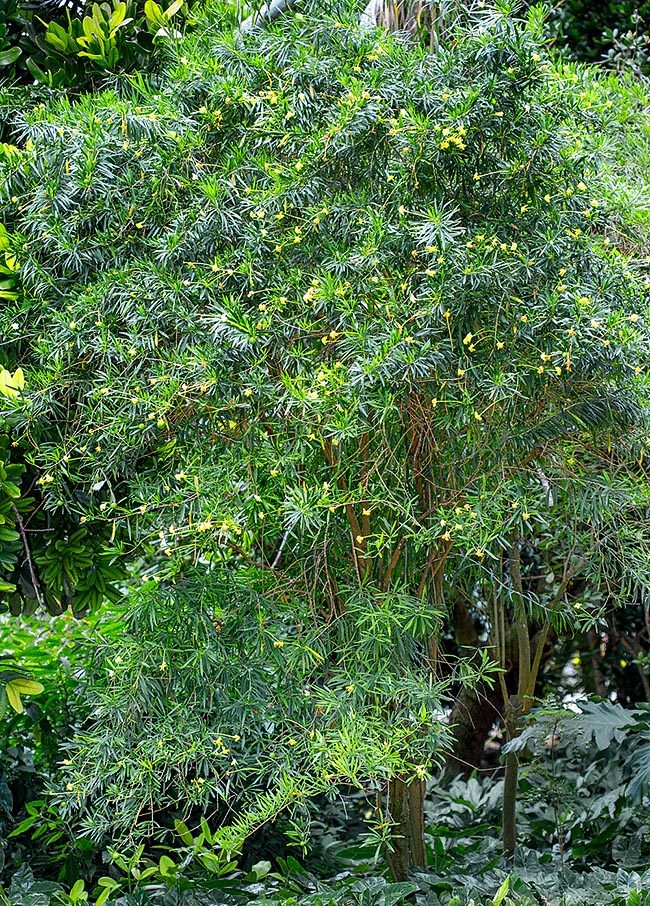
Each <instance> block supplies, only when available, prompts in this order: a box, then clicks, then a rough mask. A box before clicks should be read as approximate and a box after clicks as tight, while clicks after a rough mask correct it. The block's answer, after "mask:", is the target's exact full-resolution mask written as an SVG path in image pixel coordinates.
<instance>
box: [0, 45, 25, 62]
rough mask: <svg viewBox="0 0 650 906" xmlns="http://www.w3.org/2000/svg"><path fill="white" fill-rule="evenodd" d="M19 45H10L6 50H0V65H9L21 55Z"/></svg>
mask: <svg viewBox="0 0 650 906" xmlns="http://www.w3.org/2000/svg"><path fill="white" fill-rule="evenodd" d="M21 53H22V50H21V49H20V47H10V48H9V49H8V50H2V51H0V66H11V64H12V63H15V62H16V60H17V59H18V57H19V56H20V55H21Z"/></svg>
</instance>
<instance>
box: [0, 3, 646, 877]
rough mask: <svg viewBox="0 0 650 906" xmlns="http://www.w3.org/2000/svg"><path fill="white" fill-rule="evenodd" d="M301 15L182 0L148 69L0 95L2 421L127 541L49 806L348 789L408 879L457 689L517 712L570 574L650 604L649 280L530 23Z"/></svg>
mask: <svg viewBox="0 0 650 906" xmlns="http://www.w3.org/2000/svg"><path fill="white" fill-rule="evenodd" d="M307 12H308V15H306V14H305V13H304V12H303V11H298V12H297V13H295V14H290V15H288V16H287V17H285V18H281V19H279V20H278V21H277V22H275V23H274V24H273V25H272V26H270V27H269V28H268V29H266V30H258V31H255V32H254V33H252V34H242V33H241V32H239V31H235V32H234V33H225V34H223V33H221V34H219V33H218V32H217V31H216V29H214V28H212V27H210V21H211V20H210V19H209V18H208V19H206V22H205V24H204V27H203V28H201V29H197V30H196V31H195V32H193V33H192V34H191V35H187V36H185V38H183V39H182V40H181V41H179V43H178V45H177V47H176V49H175V50H173V53H172V49H170V54H171V57H170V60H169V62H168V65H167V70H166V73H165V75H164V76H163V77H161V78H160V79H159V80H158V82H157V84H156V87H155V89H154V88H151V87H148V85H147V82H146V80H145V79H144V78H137V79H133V80H128V79H125V80H123V81H121V82H119V83H118V84H117V87H116V89H115V90H114V91H106V92H102V93H97V94H95V95H87V96H83V97H80V98H79V99H76V100H69V99H68V100H65V101H61V100H58V99H56V98H48V99H46V100H43V102H42V103H39V104H38V105H36V106H35V107H33V108H32V107H28V106H27V105H23V106H22V107H18V108H17V106H16V103H15V98H16V95H15V93H13V94H12V92H10V91H7V92H6V93H5V95H4V98H5V109H4V114H3V115H4V117H5V118H6V120H7V122H8V124H9V129H10V131H11V142H10V144H8V145H7V146H6V147H5V148H4V149H3V155H4V157H3V161H2V164H1V167H2V177H3V190H2V191H3V201H4V213H3V217H4V220H5V228H6V231H7V242H8V243H9V246H8V248H9V251H10V252H11V254H12V255H13V256H14V257H15V260H16V263H17V267H18V274H19V281H20V288H19V291H17V292H15V298H11V299H8V300H7V304H6V306H5V307H4V309H3V310H2V311H1V312H0V334H1V335H2V336H3V337H7V338H10V340H9V341H8V342H6V343H5V344H4V346H3V349H4V354H5V355H6V357H7V368H8V369H9V370H10V373H12V374H14V373H15V369H16V368H18V367H19V366H20V367H21V368H22V369H23V372H24V376H25V386H24V387H22V388H20V391H19V392H18V393H16V394H10V395H9V396H7V397H6V398H5V399H4V400H3V410H4V411H5V412H6V414H7V417H8V418H9V419H10V420H11V425H12V431H13V432H14V433H15V436H16V438H17V440H18V442H19V443H20V444H22V445H23V446H26V448H27V452H26V453H25V457H26V460H27V462H28V463H29V465H30V467H31V468H33V469H34V470H35V472H36V475H37V477H36V479H35V483H36V484H35V486H36V488H37V489H38V493H39V495H41V498H42V509H43V512H45V513H49V514H52V518H65V519H66V520H67V524H68V525H69V526H70V528H71V530H72V528H73V527H74V526H78V530H79V531H82V530H83V528H84V527H85V526H87V525H92V526H95V527H97V528H98V529H100V530H102V531H104V532H105V536H104V537H107V541H106V544H107V545H112V544H116V545H119V546H120V549H121V551H122V556H123V557H124V558H126V559H127V560H131V561H132V562H136V561H137V562H139V563H141V564H145V566H144V578H145V579H146V583H145V585H144V586H143V589H142V593H141V594H140V595H138V596H136V598H135V601H134V604H133V608H132V610H131V615H130V617H129V621H128V627H129V632H128V635H127V637H126V639H125V640H124V643H123V646H118V647H115V648H113V649H107V648H103V649H102V669H101V673H100V682H99V688H98V690H97V692H96V693H95V696H96V697H95V698H94V699H93V708H94V718H95V719H94V720H90V721H89V722H88V724H87V725H86V726H85V727H84V728H83V732H81V733H80V734H79V735H78V736H77V738H76V739H75V741H74V742H73V743H72V744H71V746H70V751H69V753H68V755H69V757H68V759H67V761H69V762H70V764H68V765H66V766H65V770H64V771H63V772H62V782H61V784H60V786H59V788H58V792H57V797H56V799H55V800H54V802H55V807H56V808H57V809H58V810H59V814H60V815H61V816H62V817H63V819H64V820H66V821H70V822H71V824H72V826H73V827H74V826H75V825H76V823H77V822H81V823H82V825H83V826H84V827H85V828H89V829H90V828H94V829H95V832H96V833H97V834H100V833H101V834H103V833H109V832H114V833H116V834H119V835H120V837H121V838H122V839H125V838H126V839H127V840H128V839H131V840H132V839H134V838H140V837H142V836H143V835H147V836H149V837H151V836H154V837H155V836H156V835H164V833H165V829H169V828H170V827H171V826H172V825H173V821H174V820H175V819H182V820H185V821H189V822H191V821H192V820H197V816H198V815H199V814H201V813H202V814H203V815H204V816H205V815H207V816H209V819H210V821H211V822H212V824H213V825H214V826H215V827H218V828H219V831H218V834H217V837H216V839H217V841H218V843H219V845H220V846H222V847H223V849H224V850H225V851H226V852H236V851H238V850H239V849H240V848H241V846H242V843H243V840H244V839H245V838H246V837H247V836H249V835H250V834H251V833H252V832H254V831H255V830H256V829H257V828H259V827H260V825H261V824H263V823H264V822H266V821H269V820H271V819H273V818H275V817H276V816H277V815H278V814H279V813H280V812H283V811H288V812H289V813H290V814H291V815H292V817H293V818H294V819H295V820H296V822H297V824H296V828H297V830H296V833H298V829H299V819H300V814H301V810H302V805H303V803H304V802H305V801H306V800H307V799H308V798H309V797H310V796H313V795H315V794H317V793H319V794H321V793H328V792H330V793H333V792H334V791H335V790H338V789H340V788H341V787H342V786H350V787H353V788H359V787H362V788H367V789H370V790H372V791H373V792H374V794H375V817H374V829H373V832H374V834H375V835H376V839H377V840H378V841H379V842H380V843H381V844H383V845H384V846H385V850H386V854H387V858H388V861H389V864H390V868H391V871H392V874H393V876H394V878H395V879H403V878H405V877H406V875H407V873H408V871H409V870H410V869H412V868H414V867H421V868H422V867H424V866H425V865H426V863H427V849H426V841H425V837H424V806H423V798H424V784H425V781H426V779H427V777H428V776H429V775H430V773H431V771H432V769H433V767H434V765H436V763H437V762H438V761H439V760H440V758H441V754H442V752H443V750H444V747H445V745H447V744H448V742H449V731H448V727H447V725H446V723H445V721H444V714H443V706H444V705H445V703H446V702H447V701H448V700H449V698H450V695H451V693H452V691H454V692H456V691H457V690H458V689H459V688H462V687H463V686H467V685H468V684H477V683H478V682H479V681H483V682H484V683H485V687H486V688H489V687H490V686H493V687H496V686H498V688H499V690H500V695H501V700H502V709H503V711H504V716H505V720H506V728H507V733H508V736H510V737H514V736H516V735H517V734H518V732H519V729H520V727H521V723H522V719H523V718H524V717H525V715H526V713H527V711H528V710H529V709H530V706H531V704H532V701H533V696H534V691H535V685H536V678H537V676H538V673H539V670H540V665H541V662H542V657H543V654H544V650H545V642H546V640H547V639H549V638H550V637H552V636H557V635H561V634H563V633H568V632H571V631H573V629H574V628H575V627H576V626H578V627H579V628H580V627H589V626H593V625H594V624H597V622H598V620H599V619H600V618H601V615H602V607H601V602H599V601H598V600H597V599H592V598H590V597H589V596H588V595H586V594H583V593H582V592H583V591H584V588H585V587H587V588H592V587H593V586H594V585H596V584H597V585H599V587H603V586H606V588H607V604H608V606H614V605H616V604H617V603H618V602H620V601H623V600H627V599H629V598H630V596H634V597H635V599H641V598H643V600H645V598H644V597H643V596H645V595H646V587H647V564H648V550H647V538H646V537H645V536H644V533H643V531H642V526H643V524H644V520H645V519H646V514H647V501H648V495H647V484H646V477H645V473H644V471H643V466H642V462H643V459H642V453H643V451H644V447H645V444H646V434H645V432H646V431H647V413H648V397H647V392H648V383H649V378H648V363H647V343H648V327H647V321H646V303H645V300H644V296H643V289H642V286H641V285H640V282H639V281H638V279H637V276H636V274H635V270H634V267H633V266H632V264H631V263H630V262H629V261H628V260H627V258H626V257H624V255H623V254H622V253H621V251H620V250H619V249H618V248H617V247H616V243H615V242H612V241H611V240H610V236H609V235H608V224H609V222H610V221H609V220H608V215H607V213H606V211H605V210H604V209H603V208H602V207H601V206H600V205H599V203H598V201H597V200H596V199H595V198H594V197H593V195H592V193H591V191H590V184H591V181H592V180H593V178H594V168H595V165H596V161H595V160H593V159H590V157H589V155H587V154H586V153H585V150H584V147H583V146H582V144H581V143H580V142H579V141H576V140H575V131H576V129H578V128H579V125H577V124H581V123H583V122H584V118H585V117H587V118H588V119H589V121H590V123H589V124H590V126H591V128H593V129H594V130H597V129H602V128H606V123H607V119H606V116H607V114H606V111H602V112H601V113H602V116H601V114H600V113H599V112H598V111H594V110H593V109H590V110H589V112H587V111H583V110H582V109H581V101H580V98H579V96H578V95H577V94H576V93H574V92H572V91H570V90H569V88H570V84H569V83H568V81H565V79H564V76H563V73H562V71H561V70H557V69H554V67H553V64H552V62H551V60H550V59H549V58H548V56H547V55H546V53H545V51H544V48H543V46H542V45H541V43H540V40H541V35H542V33H543V25H542V21H541V18H540V16H539V15H538V14H537V13H534V14H531V17H530V19H529V21H528V22H521V21H518V20H516V19H515V18H513V17H512V16H511V15H510V14H509V12H508V10H507V9H506V8H505V7H502V8H500V9H483V10H482V11H481V12H480V13H478V14H477V17H476V18H475V20H474V21H473V23H472V25H471V26H470V27H469V28H467V29H465V30H462V31H459V32H458V34H457V35H456V38H455V40H454V41H453V42H450V43H448V44H447V45H445V46H444V47H441V48H440V49H439V50H438V52H437V53H436V54H433V55H432V54H430V53H429V52H428V51H427V50H424V49H422V48H420V47H417V46H413V45H411V44H410V43H408V42H407V41H406V40H405V39H404V38H403V36H395V35H390V34H386V33H385V32H382V31H379V30H374V29H367V28H363V27H361V26H360V25H359V23H358V10H357V9H356V8H352V7H348V6H346V5H345V4H340V5H338V6H336V7H334V6H332V7H331V8H330V9H328V10H327V11H323V10H322V9H321V10H318V11H317V10H315V9H310V10H308V11H307ZM208 15H210V14H208ZM12 292H13V291H12ZM568 513H571V514H573V516H572V519H571V521H570V522H567V514H568ZM27 537H28V541H29V535H27ZM531 552H532V553H531ZM540 565H541V566H542V567H543V573H542V575H541V579H540V575H539V574H538V571H537V569H536V567H538V566H540ZM48 581H49V580H48V577H47V576H44V579H43V582H44V584H45V585H46V586H47V583H48ZM471 610H473V611H474V612H475V613H477V614H478V623H479V624H480V625H481V626H482V632H483V639H482V644H480V645H478V644H476V645H474V646H472V647H469V648H468V647H463V645H462V643H461V645H460V646H459V647H458V648H457V650H456V651H455V653H452V652H451V651H450V650H448V649H446V648H445V647H444V646H443V645H442V644H441V639H442V638H443V634H444V630H445V627H447V626H449V625H450V623H452V622H453V620H454V614H461V615H462V614H463V613H465V614H467V613H468V612H469V611H471ZM122 647H123V649H124V650H122ZM494 668H498V670H497V671H496V673H495V672H494ZM509 672H511V673H512V675H510V676H508V673H509ZM508 683H510V686H509V685H508ZM244 740H245V742H246V745H245V746H244V745H243V741H244ZM163 762H164V763H165V764H166V765H167V766H168V767H167V768H166V769H164V770H161V766H162V764H163ZM517 772H518V757H517V753H516V751H515V750H514V749H511V751H510V753H509V754H508V763H507V768H506V778H505V787H504V789H505V792H504V845H505V848H506V850H507V851H512V850H513V849H514V847H515V842H516V841H515V820H514V819H515V800H516V792H517ZM251 778H254V782H253V783H251Z"/></svg>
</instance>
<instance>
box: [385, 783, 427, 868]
mask: <svg viewBox="0 0 650 906" xmlns="http://www.w3.org/2000/svg"><path fill="white" fill-rule="evenodd" d="M424 787H425V785H424V781H423V780H418V779H411V780H406V779H404V778H401V777H396V778H394V779H393V780H390V781H389V783H388V817H389V819H390V820H391V821H392V823H393V839H392V841H391V844H392V851H389V852H387V853H386V861H387V862H388V867H389V868H390V873H391V875H392V877H393V880H394V881H404V880H406V879H407V878H408V873H409V870H410V869H411V868H426V867H427V850H426V844H425V842H424Z"/></svg>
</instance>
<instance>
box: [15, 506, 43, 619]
mask: <svg viewBox="0 0 650 906" xmlns="http://www.w3.org/2000/svg"><path fill="white" fill-rule="evenodd" d="M11 507H12V509H13V511H14V514H15V516H16V525H17V526H18V531H19V532H20V537H21V538H22V539H23V546H24V548H25V557H26V559H27V566H28V567H29V575H30V578H31V580H32V585H33V586H34V594H35V595H36V600H37V601H38V604H39V606H42V604H43V599H42V598H41V592H40V583H39V581H38V577H37V575H36V570H35V569H34V564H33V563H32V555H31V551H30V549H29V541H28V540H27V532H26V531H25V526H24V525H23V520H22V519H21V518H20V513H19V512H18V507H17V506H16V504H15V503H12V504H11Z"/></svg>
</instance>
